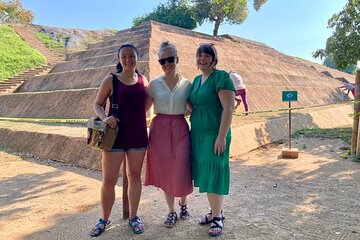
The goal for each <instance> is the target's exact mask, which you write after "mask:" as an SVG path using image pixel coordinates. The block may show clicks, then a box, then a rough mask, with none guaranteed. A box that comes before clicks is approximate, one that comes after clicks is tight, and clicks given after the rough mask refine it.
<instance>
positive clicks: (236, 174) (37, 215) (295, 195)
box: [0, 138, 360, 240]
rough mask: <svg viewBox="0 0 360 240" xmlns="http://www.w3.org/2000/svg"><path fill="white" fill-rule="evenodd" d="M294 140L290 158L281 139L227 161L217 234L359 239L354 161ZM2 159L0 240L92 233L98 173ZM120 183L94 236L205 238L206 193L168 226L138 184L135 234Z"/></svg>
mask: <svg viewBox="0 0 360 240" xmlns="http://www.w3.org/2000/svg"><path fill="white" fill-rule="evenodd" d="M294 144H296V146H297V147H299V149H300V150H301V152H300V157H299V159H296V160H289V159H287V160H286V159H281V158H279V154H280V153H281V149H282V147H283V146H282V145H278V146H271V147H267V148H262V149H259V150H256V151H253V152H250V153H248V154H245V155H241V156H239V157H238V158H237V159H236V160H233V162H232V164H231V167H232V168H231V179H232V180H231V181H232V182H231V194H230V196H229V197H227V198H226V201H225V215H226V221H225V234H224V235H223V236H222V237H219V238H217V239H254V240H255V239H267V240H268V239H301V240H303V239H335V240H336V239H343V240H345V239H346V240H349V239H360V220H359V209H360V185H359V182H360V164H359V163H356V162H352V161H350V160H346V159H342V158H340V157H339V154H340V153H341V152H342V150H339V148H340V147H342V146H343V143H342V142H341V141H340V140H320V139H305V138H301V139H298V140H296V143H294ZM0 163H1V170H0V239H90V237H89V236H88V233H89V229H90V228H91V227H92V225H93V224H94V223H95V222H96V221H97V219H98V218H99V216H100V203H99V189H100V185H101V182H100V179H101V173H100V172H97V171H91V170H86V169H82V168H77V167H72V166H68V165H64V164H61V163H56V162H52V161H46V160H39V159H36V158H34V157H33V156H31V155H16V154H13V153H10V152H6V151H0ZM121 182H122V181H121V179H120V181H119V184H118V187H117V189H116V191H117V196H118V198H117V201H116V204H115V206H114V210H113V216H112V220H113V221H114V224H113V225H112V228H111V229H110V230H109V231H106V232H105V233H104V234H103V235H102V236H101V237H98V239H210V237H208V236H207V227H200V226H199V225H198V224H197V223H196V222H197V220H198V219H199V218H200V217H201V216H202V214H203V213H205V212H206V211H207V207H206V206H207V204H206V197H205V195H203V194H198V192H197V191H195V192H194V193H193V194H191V196H190V198H189V207H190V211H191V213H192V216H191V218H190V219H189V220H187V221H179V222H178V223H177V225H176V226H175V228H173V229H166V228H165V227H163V225H162V223H163V221H164V217H165V215H166V209H165V201H164V197H163V194H162V192H161V191H160V190H158V189H156V188H153V187H144V188H143V195H142V200H141V203H140V209H139V214H140V215H141V216H142V218H143V220H144V222H145V223H146V231H145V233H144V234H142V235H140V236H135V235H134V234H132V233H131V232H130V230H129V229H128V227H127V225H126V221H124V220H122V219H121V199H120V196H121V191H122V187H121ZM211 239H213V238H211Z"/></svg>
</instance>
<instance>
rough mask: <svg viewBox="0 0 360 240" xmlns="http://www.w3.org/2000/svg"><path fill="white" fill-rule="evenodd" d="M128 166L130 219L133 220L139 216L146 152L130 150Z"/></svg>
mask: <svg viewBox="0 0 360 240" xmlns="http://www.w3.org/2000/svg"><path fill="white" fill-rule="evenodd" d="M126 155H127V162H126V163H127V164H126V172H127V178H128V181H129V186H128V196H129V208H130V213H129V218H130V219H132V218H134V217H135V216H136V215H137V210H138V207H139V202H140V196H141V188H142V184H141V169H142V166H143V162H144V156H145V150H129V151H127V153H126Z"/></svg>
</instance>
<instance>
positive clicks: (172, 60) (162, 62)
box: [158, 56, 176, 65]
mask: <svg viewBox="0 0 360 240" xmlns="http://www.w3.org/2000/svg"><path fill="white" fill-rule="evenodd" d="M175 58H176V57H175V56H172V57H168V58H162V59H159V60H158V61H159V63H160V65H164V64H165V63H166V62H168V63H173V62H175Z"/></svg>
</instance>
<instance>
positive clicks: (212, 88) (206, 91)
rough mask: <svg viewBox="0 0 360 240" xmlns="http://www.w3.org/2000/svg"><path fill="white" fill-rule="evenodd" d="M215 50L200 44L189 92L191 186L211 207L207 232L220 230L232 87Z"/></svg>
mask: <svg viewBox="0 0 360 240" xmlns="http://www.w3.org/2000/svg"><path fill="white" fill-rule="evenodd" d="M217 62H218V58H217V52H216V49H215V47H214V46H213V45H212V44H201V45H200V46H199V48H198V49H197V51H196V64H197V66H198V68H199V70H200V71H201V73H202V74H201V75H199V76H197V77H196V78H195V79H194V82H193V88H192V90H191V93H190V103H191V106H192V112H191V116H190V122H191V132H190V136H191V162H192V175H193V176H192V178H193V180H194V186H195V187H199V191H200V192H206V193H207V198H208V201H209V205H210V208H211V211H210V212H209V213H207V214H206V215H205V216H204V217H203V218H202V219H201V220H200V222H199V223H200V224H211V225H210V229H209V232H208V233H209V235H210V236H218V235H221V234H222V231H223V226H224V221H223V220H224V216H223V214H222V208H223V202H224V195H228V194H229V187H230V167H229V150H230V149H229V148H230V141H231V132H230V124H231V120H232V113H233V109H234V97H235V88H234V85H233V82H232V80H231V78H230V76H229V74H228V73H227V72H226V71H222V70H217V69H216V64H217Z"/></svg>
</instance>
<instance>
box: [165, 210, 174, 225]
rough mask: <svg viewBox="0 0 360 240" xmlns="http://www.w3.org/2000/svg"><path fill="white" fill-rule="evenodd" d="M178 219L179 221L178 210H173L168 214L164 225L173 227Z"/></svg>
mask: <svg viewBox="0 0 360 240" xmlns="http://www.w3.org/2000/svg"><path fill="white" fill-rule="evenodd" d="M176 221H177V214H176V212H171V213H169V214H168V216H167V218H166V221H165V222H164V225H165V226H166V227H168V228H172V227H174V226H175V223H176Z"/></svg>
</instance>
